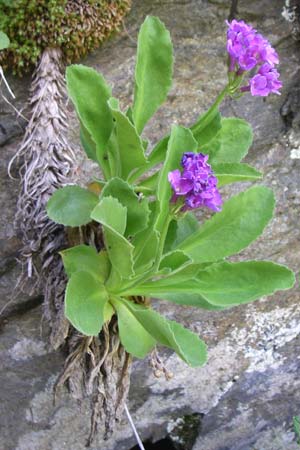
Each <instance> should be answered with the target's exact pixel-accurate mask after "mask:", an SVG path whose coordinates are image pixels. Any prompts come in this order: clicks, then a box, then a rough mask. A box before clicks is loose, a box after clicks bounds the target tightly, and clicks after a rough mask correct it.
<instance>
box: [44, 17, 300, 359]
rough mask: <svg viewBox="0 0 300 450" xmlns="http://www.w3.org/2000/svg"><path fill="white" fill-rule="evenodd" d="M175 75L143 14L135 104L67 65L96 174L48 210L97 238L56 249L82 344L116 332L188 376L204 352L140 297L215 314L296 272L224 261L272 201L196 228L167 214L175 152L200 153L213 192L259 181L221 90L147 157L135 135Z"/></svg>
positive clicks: (256, 229) (247, 140) (250, 199)
mask: <svg viewBox="0 0 300 450" xmlns="http://www.w3.org/2000/svg"><path fill="white" fill-rule="evenodd" d="M172 70H173V51H172V43H171V40H170V35H169V32H168V31H167V30H166V28H165V27H164V25H163V24H162V23H161V22H160V20H159V19H158V18H155V17H147V18H146V20H145V22H144V23H143V25H142V27H141V29H140V32H139V37H138V49H137V61H136V68H135V89H134V99H133V104H132V106H131V107H130V108H128V109H127V110H126V111H122V109H121V108H120V105H119V102H118V100H117V99H116V98H114V97H112V93H111V88H110V86H109V85H108V83H107V82H106V81H105V79H104V77H103V76H102V75H101V74H99V73H97V72H96V71H95V70H93V69H91V68H88V67H85V66H82V65H73V66H70V67H68V69H67V87H68V92H69V96H70V98H71V99H72V101H73V103H74V105H75V108H76V111H77V115H78V119H79V121H80V137H81V142H82V146H83V148H84V150H85V152H86V154H87V156H88V157H89V158H91V159H92V160H94V161H95V162H97V163H98V164H99V167H100V169H101V172H102V174H103V177H102V179H99V180H97V181H93V183H92V184H91V185H90V186H88V187H87V188H86V189H85V188H82V187H79V186H75V185H69V186H66V187H64V188H62V189H59V190H58V191H56V192H55V193H54V194H53V196H52V197H51V199H50V200H49V202H48V205H47V211H48V215H49V217H50V218H51V219H52V220H53V221H55V222H56V223H58V224H62V225H64V226H66V227H69V228H68V229H69V231H70V232H72V230H76V229H78V228H80V227H84V226H86V225H87V224H92V225H93V226H94V227H98V228H99V229H100V230H101V232H102V236H103V241H102V248H101V247H98V248H94V247H92V246H89V245H79V246H73V247H70V248H67V249H66V250H64V251H62V252H61V256H62V259H63V263H64V267H65V271H66V273H67V276H68V279H69V280H68V284H67V288H66V293H65V315H66V317H67V318H68V320H69V321H70V322H71V324H72V325H73V326H74V327H75V328H76V329H77V330H78V331H79V332H81V333H82V334H84V335H86V336H88V337H89V338H90V339H98V338H99V337H100V339H101V336H103V330H104V331H105V330H107V327H109V324H111V323H113V324H114V326H116V325H117V332H118V334H119V338H120V341H121V344H122V345H123V347H124V348H125V350H126V352H127V353H128V354H130V355H133V356H135V357H137V358H144V357H145V356H146V355H147V354H148V353H149V352H151V350H152V349H153V348H154V347H155V346H156V345H157V344H161V345H163V346H166V347H169V348H171V349H173V350H174V351H175V352H176V353H177V355H178V356H179V357H180V358H181V359H183V360H184V361H185V362H186V363H187V364H189V365H190V366H192V367H196V366H201V365H202V364H204V363H205V361H206V346H205V343H204V342H203V341H202V340H201V339H200V338H199V337H198V336H197V335H196V334H194V333H192V332H191V331H190V330H188V329H186V328H184V327H183V326H181V325H180V324H179V323H176V322H174V321H171V320H167V319H166V318H164V317H162V316H161V315H160V314H159V313H158V312H156V311H155V309H153V307H152V306H151V302H150V300H149V298H152V297H154V298H156V299H163V300H167V301H169V302H173V303H176V304H181V305H187V306H194V307H199V308H203V309H207V310H223V309H226V308H230V307H234V306H236V305H240V304H244V303H248V302H252V301H254V300H256V299H258V298H260V297H261V296H265V295H270V294H272V293H274V292H275V291H277V290H282V289H288V288H290V287H292V286H293V284H294V274H293V273H292V272H291V271H290V270H289V269H288V268H287V267H285V266H283V265H279V264H276V263H274V262H271V261H243V262H231V260H230V259H229V258H230V257H231V256H232V255H235V254H237V253H239V252H240V251H241V250H243V249H244V248H246V247H247V246H248V245H249V244H251V243H252V242H253V241H254V240H255V239H256V238H257V237H258V236H259V235H261V234H262V232H263V230H264V229H265V227H266V225H267V224H268V222H269V221H270V220H271V218H272V216H273V211H274V204H275V202H274V196H273V193H272V191H271V190H270V189H269V188H267V187H265V186H263V185H255V186H253V187H250V188H248V189H246V190H245V191H243V192H241V193H239V194H237V195H235V196H233V197H231V198H230V199H229V200H228V201H226V202H225V203H224V206H223V209H222V211H221V212H219V213H216V214H214V215H213V216H212V217H211V218H209V219H207V220H206V221H205V222H203V223H199V222H198V220H197V219H196V217H195V215H194V214H193V213H192V212H185V213H181V212H180V211H179V212H178V211H177V212H174V207H173V206H171V203H170V202H171V198H172V189H171V186H170V183H169V182H168V173H169V172H170V171H173V170H175V169H178V168H179V167H180V161H181V157H182V154H183V152H187V151H188V152H194V153H197V152H201V153H204V154H207V155H209V163H210V164H211V166H212V168H213V170H214V173H215V175H216V177H217V178H218V187H221V186H223V185H226V184H231V183H235V182H243V181H247V182H251V181H253V182H255V181H257V180H260V179H261V178H262V174H261V173H260V172H258V171H257V170H256V169H255V168H253V167H251V166H249V165H248V164H245V163H243V162H241V161H242V159H243V158H244V157H245V156H246V154H247V152H248V150H249V148H250V146H251V144H252V129H251V126H250V125H249V124H248V123H247V122H246V121H245V120H242V119H239V118H234V117H229V118H223V117H221V115H220V113H219V111H218V106H219V103H220V101H221V100H222V98H223V97H224V95H225V93H226V90H225V91H224V92H223V93H222V95H220V97H219V98H218V99H217V101H216V102H215V103H214V105H213V106H212V107H211V108H210V109H209V110H208V112H206V113H205V114H203V115H201V116H200V117H199V118H198V120H197V121H196V123H194V124H193V125H192V126H191V127H190V128H184V127H182V126H173V127H172V130H171V133H170V135H168V136H166V137H164V138H163V139H162V140H160V141H159V142H157V144H156V145H155V146H154V148H153V149H152V150H151V151H146V150H147V147H148V142H147V141H146V140H145V139H144V138H143V137H142V136H141V134H142V132H143V129H144V127H145V125H146V123H147V122H148V121H149V119H150V118H151V117H152V115H153V114H154V113H155V111H156V110H157V109H158V108H159V107H160V105H161V104H162V103H163V102H164V101H165V99H166V97H167V94H168V91H169V89H170V87H171V82H172ZM149 170H151V174H150V175H149ZM101 330H102V331H101Z"/></svg>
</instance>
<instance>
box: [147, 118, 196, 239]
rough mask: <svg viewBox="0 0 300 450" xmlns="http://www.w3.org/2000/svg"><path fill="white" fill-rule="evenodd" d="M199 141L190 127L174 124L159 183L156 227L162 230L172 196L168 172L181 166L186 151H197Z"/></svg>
mask: <svg viewBox="0 0 300 450" xmlns="http://www.w3.org/2000/svg"><path fill="white" fill-rule="evenodd" d="M197 147H198V145H197V142H196V141H195V139H194V138H193V135H192V132H191V131H190V130H189V129H188V128H184V127H180V126H177V125H173V127H172V131H171V136H170V139H169V143H168V150H167V154H166V159H165V162H164V165H163V167H162V169H161V171H160V175H159V179H158V185H157V200H158V202H159V209H160V210H159V213H158V217H157V220H156V223H155V225H154V226H155V229H156V230H157V231H161V230H162V227H163V225H164V223H165V220H166V217H167V216H168V214H169V203H170V200H171V197H172V188H171V185H170V183H169V181H168V174H169V172H171V171H172V170H175V169H178V168H179V167H180V162H181V158H182V155H183V153H184V152H187V151H188V152H197Z"/></svg>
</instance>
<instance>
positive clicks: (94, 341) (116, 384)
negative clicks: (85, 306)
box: [54, 317, 131, 446]
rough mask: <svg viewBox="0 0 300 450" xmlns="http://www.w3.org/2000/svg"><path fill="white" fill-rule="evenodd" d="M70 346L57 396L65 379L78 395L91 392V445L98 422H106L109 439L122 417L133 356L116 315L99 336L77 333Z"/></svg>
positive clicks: (56, 384) (81, 396)
mask: <svg viewBox="0 0 300 450" xmlns="http://www.w3.org/2000/svg"><path fill="white" fill-rule="evenodd" d="M68 347H69V348H68V350H69V352H70V353H69V356H68V358H67V359H66V362H65V366H64V369H63V371H62V373H61V374H60V376H59V377H58V379H57V381H56V383H55V386H54V400H55V399H56V396H57V392H58V389H59V388H60V387H62V386H63V385H65V383H66V382H67V383H68V386H69V389H70V391H71V392H72V395H73V396H74V397H75V398H78V399H82V398H83V397H84V396H86V395H88V396H90V399H91V407H92V415H91V428H90V434H89V437H88V439H87V446H90V445H91V443H92V442H93V439H94V437H95V434H96V433H97V429H98V426H99V423H101V422H103V423H104V429H105V432H104V439H108V437H109V436H110V435H111V434H112V432H113V430H114V428H115V425H116V422H118V421H119V420H120V419H121V417H122V414H123V411H124V407H125V402H126V399H127V396H128V390H129V385H130V369H131V356H130V355H129V354H128V353H127V352H126V351H125V349H124V347H123V346H122V344H121V343H120V340H119V336H118V330H117V328H116V318H115V317H113V318H112V319H111V321H110V323H107V324H105V325H104V326H103V329H102V331H101V333H100V335H99V337H83V336H80V335H78V334H77V335H75V334H74V335H73V337H72V338H71V339H70V340H69V341H68Z"/></svg>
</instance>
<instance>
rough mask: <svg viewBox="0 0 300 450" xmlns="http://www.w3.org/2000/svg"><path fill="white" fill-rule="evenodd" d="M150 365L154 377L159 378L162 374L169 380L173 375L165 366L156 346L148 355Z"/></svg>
mask: <svg viewBox="0 0 300 450" xmlns="http://www.w3.org/2000/svg"><path fill="white" fill-rule="evenodd" d="M150 366H151V368H152V370H153V375H154V376H155V377H156V378H160V377H161V376H162V375H163V376H164V377H165V379H166V380H171V379H172V378H173V376H174V374H173V372H171V371H170V370H168V368H167V367H166V366H165V364H164V362H163V361H162V359H161V358H160V356H159V354H158V352H157V349H156V348H155V349H154V350H153V351H152V353H151V355H150Z"/></svg>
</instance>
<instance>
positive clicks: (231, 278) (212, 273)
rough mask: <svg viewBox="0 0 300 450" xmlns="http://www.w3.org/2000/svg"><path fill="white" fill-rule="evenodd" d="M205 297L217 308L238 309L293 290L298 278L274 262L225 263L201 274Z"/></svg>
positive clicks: (202, 289)
mask: <svg viewBox="0 0 300 450" xmlns="http://www.w3.org/2000/svg"><path fill="white" fill-rule="evenodd" d="M198 280H199V285H200V292H201V295H203V297H204V298H205V299H206V300H207V301H208V302H209V303H212V304H213V305H217V306H226V307H229V306H234V305H239V304H241V303H247V302H250V301H253V300H256V299H258V298H260V297H262V296H263V295H270V294H273V293H274V292H276V291H278V290H285V289H289V288H291V287H293V285H294V283H295V276H294V274H293V272H292V271H291V270H289V269H288V268H287V267H285V266H283V265H279V264H274V263H272V262H270V261H246V262H241V263H227V262H224V263H221V264H216V265H213V266H211V267H210V268H208V269H207V270H206V271H203V272H199V274H198Z"/></svg>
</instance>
